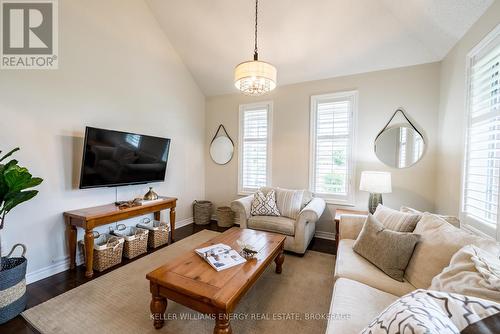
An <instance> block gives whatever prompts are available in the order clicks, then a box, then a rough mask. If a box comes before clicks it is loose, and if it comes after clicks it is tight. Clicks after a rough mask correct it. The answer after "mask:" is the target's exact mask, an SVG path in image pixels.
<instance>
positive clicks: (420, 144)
mask: <svg viewBox="0 0 500 334" xmlns="http://www.w3.org/2000/svg"><path fill="white" fill-rule="evenodd" d="M398 112H400V113H401V114H402V115H403V117H404V118H405V119H406V121H407V122H408V124H396V125H393V126H389V124H390V123H391V122H392V120H393V119H394V116H396V114H397V113H398ZM374 146H375V155H376V156H377V158H378V159H379V160H380V161H381V162H383V163H384V164H386V165H387V166H390V167H393V168H398V169H401V168H408V167H411V166H413V165H414V164H416V163H417V162H418V161H420V159H422V157H423V155H424V152H425V140H424V136H423V135H422V133H420V131H418V129H417V128H416V127H415V126H414V125H413V123H412V122H411V121H410V119H409V118H408V117H407V116H406V114H405V112H404V111H403V109H401V108H399V109H397V110H396V111H395V112H394V114H393V115H392V117H391V118H390V119H389V122H387V124H386V125H385V126H384V128H383V129H382V130H381V131H380V132H379V133H378V135H377V137H376V138H375V144H374Z"/></svg>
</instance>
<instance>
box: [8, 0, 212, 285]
mask: <svg viewBox="0 0 500 334" xmlns="http://www.w3.org/2000/svg"><path fill="white" fill-rule="evenodd" d="M59 11H60V13H59V17H60V20H59V22H60V24H59V36H60V42H59V46H60V57H59V59H60V60H59V69H58V70H49V71H40V70H38V71H37V70H31V71H20V70H18V71H14V70H12V71H0V149H1V150H4V151H7V150H9V149H11V148H14V147H16V146H19V147H21V152H20V153H19V154H17V155H16V158H17V159H18V160H19V161H20V163H21V164H22V165H25V166H27V167H29V169H30V170H31V171H32V173H33V174H34V175H36V176H40V177H42V178H44V182H43V184H42V185H41V186H40V187H39V188H38V189H39V190H40V194H39V195H38V196H37V197H36V198H35V199H33V200H32V201H30V202H28V203H25V204H23V205H21V206H19V207H17V208H15V209H14V210H13V211H12V212H11V213H10V214H9V215H8V216H7V221H6V227H5V229H4V231H3V234H2V237H3V243H4V249H3V251H4V253H5V252H6V251H7V250H8V249H10V246H11V245H13V244H14V243H17V242H21V243H24V244H26V245H27V246H28V255H27V256H28V272H29V273H30V274H29V275H28V279H29V280H34V279H39V278H42V277H44V276H47V275H49V274H53V273H54V271H60V270H63V269H65V266H66V265H67V262H66V256H67V247H66V239H65V229H64V222H63V216H62V213H63V212H64V211H66V210H71V209H77V208H83V207H89V206H94V205H101V204H106V203H111V202H114V201H115V189H114V188H102V189H90V190H78V189H77V187H78V175H79V170H80V160H81V155H82V141H83V135H84V129H85V126H87V125H88V126H95V127H103V128H111V129H117V130H124V131H133V132H138V133H144V134H150V135H156V136H164V137H170V138H172V145H171V155H170V159H169V162H168V168H167V177H166V181H165V182H164V183H158V184H154V186H155V189H156V191H157V192H158V193H160V194H162V195H169V196H177V197H178V198H179V202H178V209H177V217H178V220H183V219H186V218H190V217H191V216H192V215H191V203H192V201H193V200H194V199H196V198H202V197H203V195H204V187H205V181H204V173H203V172H200V171H203V169H204V164H205V160H204V151H203V150H204V144H205V111H204V109H205V97H204V95H203V94H202V93H201V91H200V90H199V88H198V86H197V85H196V84H195V82H194V80H193V79H192V77H191V75H190V73H189V72H188V70H187V69H186V68H185V66H184V64H183V63H182V61H181V60H180V58H179V57H178V55H177V54H176V52H175V51H174V49H173V48H172V46H171V45H170V43H169V41H168V40H167V38H166V36H165V35H164V34H163V32H162V30H161V29H160V27H159V25H158V24H157V22H156V20H155V18H154V16H153V15H152V13H151V11H150V8H149V7H148V6H147V5H146V4H145V3H144V2H143V1H141V0H134V1H120V0H108V1H99V0H85V1H78V0H64V1H60V2H59ZM146 190H147V186H144V185H143V186H130V187H124V188H119V190H118V194H119V199H122V200H123V199H130V198H133V197H134V196H136V195H142V194H144V193H145V192H146ZM130 223H131V224H132V223H135V220H134V221H132V222H130ZM101 230H102V229H101ZM81 236H82V235H81V232H80V234H79V238H81Z"/></svg>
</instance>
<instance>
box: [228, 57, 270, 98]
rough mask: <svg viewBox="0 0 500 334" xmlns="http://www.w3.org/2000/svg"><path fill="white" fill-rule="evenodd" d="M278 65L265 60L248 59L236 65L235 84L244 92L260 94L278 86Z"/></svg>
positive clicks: (254, 94) (252, 94) (253, 94)
mask: <svg viewBox="0 0 500 334" xmlns="http://www.w3.org/2000/svg"><path fill="white" fill-rule="evenodd" d="M276 74H277V71H276V67H274V66H273V65H271V64H269V63H266V62H264V61H259V60H253V61H247V62H244V63H241V64H239V65H238V66H236V68H235V70H234V85H235V86H236V88H238V89H239V90H240V91H241V92H242V93H243V94H246V95H251V96H259V95H263V94H266V93H269V92H270V91H272V90H273V89H274V88H276Z"/></svg>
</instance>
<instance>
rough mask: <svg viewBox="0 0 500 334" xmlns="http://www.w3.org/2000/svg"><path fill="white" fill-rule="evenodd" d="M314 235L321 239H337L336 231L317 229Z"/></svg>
mask: <svg viewBox="0 0 500 334" xmlns="http://www.w3.org/2000/svg"><path fill="white" fill-rule="evenodd" d="M314 237H316V238H319V239H326V240H335V233H333V232H326V231H318V230H316V233H314Z"/></svg>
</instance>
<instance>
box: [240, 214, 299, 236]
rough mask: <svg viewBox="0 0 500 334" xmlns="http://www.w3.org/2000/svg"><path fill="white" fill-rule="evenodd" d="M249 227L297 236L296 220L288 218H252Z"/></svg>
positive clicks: (249, 220)
mask: <svg viewBox="0 0 500 334" xmlns="http://www.w3.org/2000/svg"><path fill="white" fill-rule="evenodd" d="M247 225H248V227H249V228H252V229H254V230H261V231H268V232H275V233H280V234H285V235H290V236H294V235H295V220H294V219H290V218H286V217H273V216H252V217H250V218H249V219H248V223H247Z"/></svg>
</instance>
